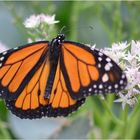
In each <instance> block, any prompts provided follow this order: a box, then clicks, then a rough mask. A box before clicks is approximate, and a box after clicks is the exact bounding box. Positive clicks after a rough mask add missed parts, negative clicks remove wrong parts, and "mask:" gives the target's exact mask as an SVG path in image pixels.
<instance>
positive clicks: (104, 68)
mask: <svg viewBox="0 0 140 140" xmlns="http://www.w3.org/2000/svg"><path fill="white" fill-rule="evenodd" d="M62 54H63V55H62V56H63V57H61V64H62V66H61V67H62V72H63V74H64V79H65V82H66V86H67V88H68V91H69V92H70V95H71V97H72V98H73V99H76V100H78V99H81V98H83V97H85V96H89V95H92V94H95V93H111V92H118V91H120V90H122V89H124V87H125V86H126V84H127V79H126V77H125V74H123V72H122V70H121V68H120V67H119V66H118V65H117V64H116V63H115V62H114V61H113V60H112V59H111V58H109V57H108V56H106V55H105V54H103V53H101V52H100V51H98V50H96V49H94V50H93V49H92V48H90V47H88V46H86V45H83V44H80V43H75V42H70V41H65V42H64V43H63V47H62Z"/></svg>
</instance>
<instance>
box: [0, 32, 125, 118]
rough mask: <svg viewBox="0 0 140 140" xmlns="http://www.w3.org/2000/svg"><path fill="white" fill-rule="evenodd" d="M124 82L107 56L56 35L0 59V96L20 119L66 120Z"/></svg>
mask: <svg viewBox="0 0 140 140" xmlns="http://www.w3.org/2000/svg"><path fill="white" fill-rule="evenodd" d="M126 84H127V79H126V76H125V74H124V73H123V72H122V70H121V68H120V67H119V66H118V65H117V64H116V63H115V62H114V61H113V60H112V59H111V58H109V57H108V56H106V55H105V54H103V53H102V52H100V51H99V50H96V49H92V48H90V47H88V46H87V45H84V44H80V43H76V42H72V41H65V35H64V34H58V36H57V37H56V38H54V39H53V40H52V41H51V42H48V41H39V42H35V43H31V44H27V45H25V46H21V47H18V48H14V49H10V50H8V51H5V52H3V53H1V54H0V97H1V98H3V99H4V100H5V102H6V105H7V107H8V108H9V110H11V112H12V113H14V114H15V115H16V116H18V117H20V118H25V119H26V118H29V119H35V118H41V117H43V116H48V117H57V116H67V115H68V114H70V113H72V112H73V111H75V110H77V109H78V108H79V106H81V105H82V104H83V103H84V102H85V97H86V96H89V95H94V94H98V93H102V94H105V93H111V92H118V91H120V90H122V89H124V88H125V86H126Z"/></svg>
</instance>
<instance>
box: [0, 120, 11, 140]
mask: <svg viewBox="0 0 140 140" xmlns="http://www.w3.org/2000/svg"><path fill="white" fill-rule="evenodd" d="M0 128H1V129H0V131H1V133H2V136H3V138H6V139H10V138H11V136H10V134H9V131H8V130H7V129H6V128H4V125H3V122H2V121H1V120H0Z"/></svg>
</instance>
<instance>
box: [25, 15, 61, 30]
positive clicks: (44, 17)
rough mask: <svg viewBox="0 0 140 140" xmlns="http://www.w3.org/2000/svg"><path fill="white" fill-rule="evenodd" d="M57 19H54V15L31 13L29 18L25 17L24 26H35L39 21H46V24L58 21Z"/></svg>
mask: <svg viewBox="0 0 140 140" xmlns="http://www.w3.org/2000/svg"><path fill="white" fill-rule="evenodd" d="M58 22H59V21H56V20H55V15H52V16H50V15H45V14H40V15H31V16H30V17H29V18H27V19H26V20H25V22H24V26H25V27H26V28H36V27H38V26H39V25H40V24H41V23H46V24H48V25H50V24H55V23H58Z"/></svg>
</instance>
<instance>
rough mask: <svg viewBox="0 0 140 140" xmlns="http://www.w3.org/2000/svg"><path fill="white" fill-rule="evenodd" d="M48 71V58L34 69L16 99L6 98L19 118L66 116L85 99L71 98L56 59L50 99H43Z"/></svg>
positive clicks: (8, 105) (10, 107) (8, 104)
mask: <svg viewBox="0 0 140 140" xmlns="http://www.w3.org/2000/svg"><path fill="white" fill-rule="evenodd" d="M49 71H50V63H49V60H48V58H46V60H44V62H43V63H42V65H41V67H40V68H39V69H38V70H37V71H36V73H35V74H34V76H33V77H32V78H31V80H30V81H29V83H28V84H27V85H26V87H25V88H24V90H23V91H22V93H21V94H20V95H19V96H18V98H17V99H16V100H6V104H7V107H8V108H9V109H10V110H11V112H12V113H14V114H15V115H16V116H18V117H20V118H25V119H26V118H29V119H35V118H41V117H43V116H48V117H57V116H67V115H68V114H70V113H72V112H73V111H75V110H77V109H78V107H79V106H81V104H83V103H84V101H85V99H84V98H83V99H81V100H78V101H77V100H74V99H72V98H71V96H70V94H69V92H68V90H67V88H66V84H65V80H64V77H63V74H62V71H61V68H60V61H58V65H57V70H56V74H55V79H54V83H53V88H52V92H51V96H50V99H45V98H44V95H45V88H46V83H47V80H48V75H49Z"/></svg>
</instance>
